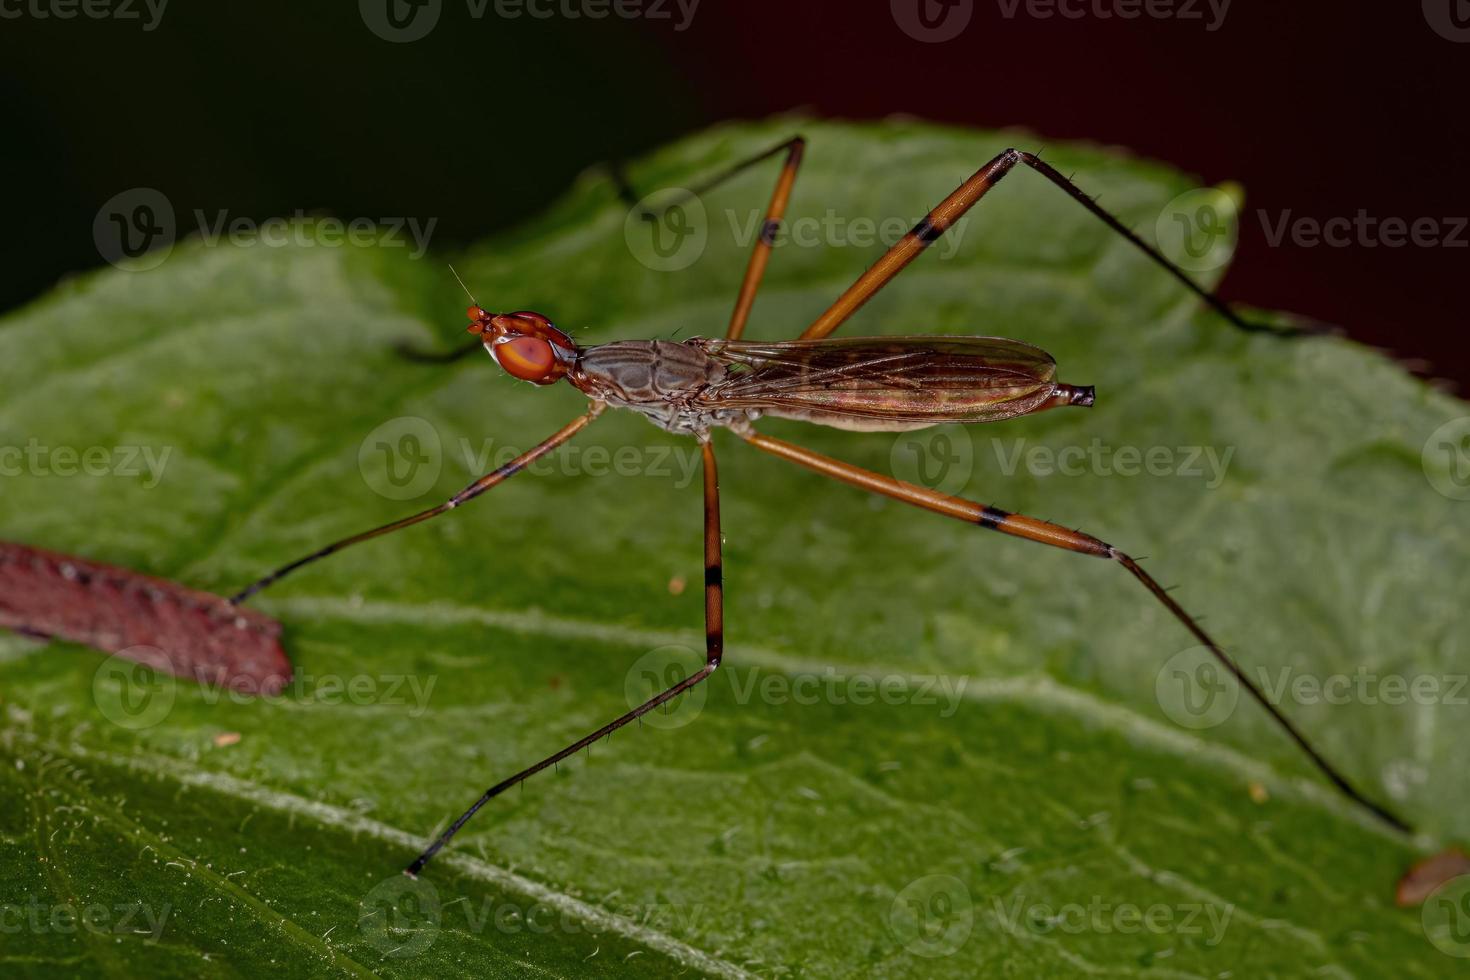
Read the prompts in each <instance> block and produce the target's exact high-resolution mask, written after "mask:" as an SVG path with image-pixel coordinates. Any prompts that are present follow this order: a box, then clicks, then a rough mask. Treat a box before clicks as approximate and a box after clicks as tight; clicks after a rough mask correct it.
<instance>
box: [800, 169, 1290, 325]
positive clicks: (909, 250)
mask: <svg viewBox="0 0 1470 980" xmlns="http://www.w3.org/2000/svg"><path fill="white" fill-rule="evenodd" d="M1018 163H1024V164H1025V165H1026V166H1028V167H1030V168H1031V169H1032V170H1035V171H1036V172H1037V173H1039V174H1041V175H1042V176H1043V177H1045V178H1046V179H1047V180H1049V181H1051V182H1052V183H1053V184H1055V185H1056V186H1058V187H1060V188H1061V189H1062V190H1064V191H1066V192H1067V194H1068V196H1070V197H1071V198H1072V199H1073V200H1075V201H1077V202H1078V203H1079V204H1081V205H1082V206H1083V207H1084V208H1086V209H1087V210H1088V211H1090V212H1091V213H1092V214H1093V215H1094V216H1096V217H1097V218H1098V219H1099V220H1101V221H1102V222H1103V223H1104V224H1105V225H1107V226H1108V227H1109V228H1111V229H1113V230H1114V231H1115V232H1117V233H1118V234H1120V235H1122V236H1123V237H1124V238H1126V239H1128V241H1130V242H1132V243H1133V244H1134V245H1135V246H1137V247H1138V248H1139V249H1140V250H1141V251H1142V252H1143V253H1144V254H1145V255H1147V256H1148V257H1149V258H1150V259H1152V260H1153V261H1154V262H1156V263H1157V264H1158V265H1159V266H1160V267H1162V268H1163V269H1165V270H1166V271H1168V273H1169V274H1170V275H1171V276H1173V277H1174V278H1175V279H1178V280H1179V281H1180V282H1181V283H1183V284H1184V285H1185V287H1186V288H1188V289H1189V290H1190V292H1192V293H1194V294H1195V295H1196V296H1198V297H1200V298H1201V299H1202V300H1204V301H1205V302H1206V303H1207V304H1209V306H1210V308H1211V309H1213V310H1215V312H1217V313H1219V314H1220V315H1221V316H1223V317H1224V318H1225V319H1226V320H1229V321H1230V322H1231V323H1232V324H1234V325H1235V326H1236V327H1238V328H1240V329H1241V330H1248V331H1252V332H1262V333H1271V334H1278V335H1292V334H1302V333H1312V332H1315V331H1310V330H1293V329H1289V328H1288V329H1280V328H1276V327H1268V326H1263V325H1261V324H1257V323H1250V322H1248V321H1246V320H1242V319H1241V318H1240V317H1239V316H1238V315H1237V314H1236V313H1235V312H1234V311H1233V310H1231V309H1230V307H1229V306H1227V305H1226V304H1225V301H1224V300H1222V299H1220V297H1218V296H1216V295H1215V294H1214V293H1212V292H1211V291H1209V290H1208V289H1205V288H1204V287H1203V286H1201V285H1200V284H1199V283H1197V282H1195V281H1194V280H1193V279H1191V278H1190V277H1189V274H1188V273H1186V272H1185V271H1184V270H1183V269H1181V268H1179V266H1177V265H1175V264H1174V263H1173V262H1171V261H1169V259H1168V258H1167V257H1165V256H1164V254H1163V253H1162V252H1160V251H1159V250H1158V249H1156V248H1154V247H1153V246H1152V245H1150V244H1149V243H1148V242H1146V241H1144V240H1143V239H1142V238H1140V237H1139V236H1138V234H1137V233H1135V232H1134V231H1133V230H1132V229H1131V228H1129V227H1128V226H1127V225H1125V224H1123V223H1122V222H1121V221H1119V220H1118V219H1117V218H1116V217H1114V216H1113V215H1112V214H1110V213H1109V212H1108V211H1106V210H1104V209H1103V207H1102V206H1101V205H1099V204H1098V203H1097V202H1096V201H1095V200H1093V199H1092V198H1090V197H1088V196H1087V195H1086V194H1084V193H1083V192H1082V189H1081V188H1079V187H1078V186H1077V185H1076V184H1074V183H1072V181H1071V180H1069V179H1067V178H1066V177H1064V176H1063V175H1062V174H1061V173H1060V172H1058V171H1057V170H1056V169H1055V168H1053V167H1052V166H1051V164H1049V163H1046V162H1045V161H1043V160H1042V159H1041V158H1040V157H1037V156H1035V155H1034V154H1031V153H1025V152H1022V151H1021V150H1015V149H1010V150H1006V151H1004V152H1003V153H1001V154H1000V155H999V156H997V157H996V158H995V159H993V160H991V161H990V162H989V163H987V164H986V165H985V166H983V167H981V168H980V169H979V170H977V171H975V173H974V174H973V175H971V177H970V178H969V179H968V180H966V181H965V182H964V183H963V184H961V185H960V186H959V187H957V188H955V190H954V193H952V194H950V195H949V197H946V198H945V199H944V200H943V201H941V202H940V203H939V205H938V206H937V207H935V208H934V210H932V211H930V212H929V213H928V214H927V215H925V216H924V218H923V219H922V220H921V221H920V222H919V223H918V224H917V225H915V226H914V227H913V228H912V229H911V230H910V231H909V232H908V234H906V235H904V236H903V238H901V239H899V240H898V241H897V242H895V243H894V244H893V247H892V248H890V249H889V250H888V251H887V252H885V253H883V256H882V257H881V258H879V259H878V261H877V262H875V263H873V265H872V266H870V267H869V268H868V271H866V272H864V273H863V274H862V275H861V276H859V277H858V279H857V281H856V282H854V283H853V284H852V285H851V286H849V287H848V288H847V291H846V292H844V293H843V294H842V295H841V296H839V297H838V298H837V301H836V302H835V303H833V304H832V305H831V306H830V307H829V308H828V309H827V311H826V312H825V313H823V314H822V315H821V316H819V317H817V319H816V320H815V321H814V322H813V323H812V325H811V326H809V327H807V328H806V330H805V331H804V332H803V333H802V335H801V339H802V340H815V339H818V338H821V337H825V336H827V335H828V334H830V333H832V331H834V330H836V329H837V328H838V327H840V326H842V324H843V323H845V322H846V321H847V319H848V318H849V317H851V316H852V315H853V314H854V313H856V312H857V311H858V309H860V308H861V307H862V305H863V304H864V303H866V302H867V301H868V300H870V299H872V298H873V297H874V296H875V295H877V293H878V291H879V290H881V289H882V288H883V287H884V286H886V285H888V283H890V282H892V281H893V278H894V277H895V276H897V275H898V274H899V273H900V272H902V271H903V269H904V267H905V266H907V265H908V264H909V263H910V262H912V261H913V260H914V259H916V258H918V257H919V254H920V253H921V252H923V251H924V250H925V249H926V248H928V247H929V246H930V245H932V244H934V242H936V241H938V240H939V238H940V236H941V235H943V234H944V233H945V232H946V231H948V230H949V229H950V228H951V227H953V225H954V223H955V222H956V221H958V220H960V218H961V217H963V216H964V214H965V212H966V211H969V210H970V208H972V207H974V206H975V204H976V202H978V201H979V200H980V198H982V197H984V196H985V193H986V192H987V191H989V190H990V189H991V188H992V187H994V186H995V185H996V184H998V183H1000V181H1001V179H1002V178H1003V177H1005V175H1006V174H1008V173H1010V171H1011V168H1012V167H1014V166H1015V165H1016V164H1018Z"/></svg>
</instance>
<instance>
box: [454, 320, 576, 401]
mask: <svg viewBox="0 0 1470 980" xmlns="http://www.w3.org/2000/svg"><path fill="white" fill-rule="evenodd" d="M469 316H470V326H469V332H470V333H472V334H475V335H477V336H478V337H479V338H480V341H481V342H482V343H483V344H484V345H485V349H486V350H487V351H489V352H490V356H491V357H493V358H495V363H496V364H499V365H500V366H501V367H502V368H503V369H504V370H505V373H506V374H508V375H510V376H511V377H513V378H520V379H521V380H522V381H529V382H531V383H532V384H537V385H549V384H555V383H556V382H558V381H560V380H561V379H562V378H564V377H566V374H567V372H568V371H569V370H571V368H572V365H574V364H575V363H576V362H577V355H578V353H579V352H580V349H579V348H578V347H577V345H576V344H574V343H572V338H570V337H568V336H567V335H566V334H564V333H562V332H561V331H560V330H558V329H557V328H556V327H555V326H553V325H552V322H551V321H550V320H548V319H547V318H546V317H544V316H542V315H541V314H540V313H532V312H531V311H530V310H521V311H520V312H517V313H486V312H485V311H484V310H482V309H481V308H480V307H478V306H471V307H470V308H469Z"/></svg>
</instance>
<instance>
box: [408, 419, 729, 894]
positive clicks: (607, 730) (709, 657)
mask: <svg viewBox="0 0 1470 980" xmlns="http://www.w3.org/2000/svg"><path fill="white" fill-rule="evenodd" d="M702 449H703V453H704V635H705V662H704V666H703V667H700V668H699V669H698V670H696V671H695V672H694V673H692V674H690V675H689V676H688V677H686V678H684V679H683V680H682V681H680V682H679V683H677V684H675V685H674V686H673V687H671V688H669V689H668V690H667V691H664V692H663V693H662V694H657V695H655V696H654V697H652V698H650V699H648V700H647V701H645V702H643V703H642V704H640V705H639V706H638V707H636V708H634V709H633V710H632V711H629V712H628V713H627V714H625V715H622V716H620V717H618V718H615V719H614V720H612V721H610V722H608V723H607V724H606V725H603V726H602V727H601V728H599V729H598V730H597V731H595V732H593V733H592V734H591V735H587V736H585V737H584V738H580V739H578V740H577V741H575V742H573V743H572V744H571V745H568V746H567V747H566V748H564V749H562V750H561V751H560V752H557V753H556V754H555V755H549V756H547V757H546V758H544V759H542V760H541V761H540V762H538V763H536V764H535V765H533V766H528V767H526V768H525V769H522V770H521V771H520V772H518V773H516V774H515V775H514V776H511V777H509V778H507V779H503V780H501V781H500V782H498V783H496V784H495V785H494V786H491V787H490V788H489V789H487V790H486V791H485V792H484V794H483V795H482V796H481V797H480V798H479V799H478V800H476V801H475V802H474V805H472V806H471V807H470V808H469V809H468V810H466V811H465V812H464V813H462V814H460V815H459V817H458V818H457V819H456V820H455V821H454V823H452V824H450V825H449V826H448V827H447V828H445V830H444V832H443V833H442V834H440V835H439V836H438V837H436V838H435V839H434V842H433V843H432V844H430V845H429V846H428V847H427V848H425V849H424V852H423V853H422V854H420V855H419V856H418V857H416V858H414V860H413V863H412V864H410V865H409V866H408V868H407V869H406V870H405V872H404V873H405V874H407V875H409V876H414V875H417V874H418V873H419V872H420V871H422V870H423V869H424V865H426V864H428V863H429V861H430V860H431V859H432V858H433V857H434V855H435V854H437V853H439V850H440V849H441V848H443V847H444V845H445V844H447V843H449V840H450V838H452V837H453V836H454V835H455V834H457V833H458V832H459V829H460V828H461V827H463V826H464V825H465V824H466V823H467V822H468V821H469V819H470V818H471V817H473V816H474V815H475V814H476V813H478V812H479V810H480V808H481V807H482V806H484V805H485V804H486V803H488V802H490V801H491V800H492V799H494V798H495V797H497V796H499V795H500V794H501V793H504V792H505V791H506V790H508V789H510V788H511V787H512V786H515V785H516V784H517V783H520V782H523V781H524V780H526V779H528V778H530V777H531V776H534V775H535V774H536V773H538V772H540V771H541V770H543V769H545V768H546V767H547V766H551V765H555V764H556V763H558V762H560V761H561V760H563V759H565V758H568V757H569V756H572V755H575V754H576V753H578V752H580V751H582V750H583V749H585V748H587V746H589V745H591V744H592V743H593V742H596V741H597V740H598V739H600V738H603V737H605V736H607V735H611V734H612V733H613V732H615V731H617V730H618V729H619V728H622V727H623V726H624V725H626V724H628V722H630V721H633V720H635V719H637V718H641V717H642V716H643V715H646V714H648V712H650V711H652V710H653V709H654V708H657V707H658V706H659V705H661V704H663V703H664V702H666V701H668V700H670V699H671V698H675V697H678V696H679V695H680V694H683V693H684V692H685V691H687V690H689V689H690V688H691V687H693V686H694V685H696V684H698V683H699V682H700V681H702V680H704V679H705V678H706V677H708V676H709V675H710V674H713V673H714V672H715V668H717V667H719V666H720V659H721V658H722V657H723V656H724V649H725V612H724V608H725V607H724V586H723V573H722V570H721V559H720V482H719V474H718V472H717V470H716V468H715V453H714V448H713V447H712V446H711V445H710V444H709V442H708V441H706V442H705V443H704V445H703V447H702Z"/></svg>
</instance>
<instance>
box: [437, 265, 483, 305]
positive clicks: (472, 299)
mask: <svg viewBox="0 0 1470 980" xmlns="http://www.w3.org/2000/svg"><path fill="white" fill-rule="evenodd" d="M444 264H445V265H447V266H449V274H450V275H452V276H454V281H455V282H457V283H459V288H460V289H463V290H464V294H465V295H466V296H468V297H469V298H470V302H471V303H474V304H475V305H476V306H479V305H480V301H479V300H477V299H475V294H474V293H472V292H470V287H468V286H466V285H465V284H464V280H463V279H461V278H460V277H459V273H458V272H455V271H454V265H453V263H450V262H446V263H444Z"/></svg>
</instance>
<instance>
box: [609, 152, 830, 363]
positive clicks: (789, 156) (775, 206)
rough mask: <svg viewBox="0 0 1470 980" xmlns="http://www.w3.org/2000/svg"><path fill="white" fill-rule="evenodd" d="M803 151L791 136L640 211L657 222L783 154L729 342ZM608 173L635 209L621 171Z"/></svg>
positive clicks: (759, 274) (737, 331) (741, 326)
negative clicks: (669, 213)
mask: <svg viewBox="0 0 1470 980" xmlns="http://www.w3.org/2000/svg"><path fill="white" fill-rule="evenodd" d="M805 152H806V140H805V139H804V138H803V137H801V136H793V137H791V139H789V140H786V141H785V142H784V143H778V144H777V145H775V146H773V147H771V148H770V149H769V150H763V151H761V152H760V153H757V154H756V155H755V156H753V157H750V158H749V159H746V160H741V161H740V162H739V163H736V164H734V165H732V166H730V167H727V168H726V169H724V170H722V171H720V172H719V173H717V174H715V175H714V176H713V177H710V178H708V179H707V180H702V181H700V182H699V183H698V184H696V185H695V186H694V187H691V188H689V189H688V190H687V191H686V192H685V193H683V194H676V195H674V196H673V197H672V198H671V199H669V200H667V201H661V202H660V204H659V209H658V210H657V211H650V210H645V211H644V212H643V218H644V220H646V221H659V220H661V219H662V217H663V215H664V214H665V213H666V212H668V211H670V210H672V209H673V208H676V207H678V206H679V205H680V204H682V203H684V202H685V201H687V200H689V199H690V198H692V197H698V196H700V195H702V194H707V193H709V192H710V191H712V190H714V189H715V188H716V187H718V186H720V185H721V184H723V183H725V182H726V181H727V180H730V179H731V178H733V177H735V176H737V175H739V174H741V173H744V172H745V171H746V170H749V169H750V168H751V167H753V166H755V165H756V164H758V163H761V162H763V161H765V160H769V159H770V158H771V157H774V156H778V155H779V154H781V153H785V154H786V161H785V163H784V164H782V166H781V175H780V176H779V177H777V178H776V189H775V190H774V191H773V192H772V193H771V201H770V204H768V205H767V206H766V217H765V220H764V221H763V222H761V229H760V234H759V236H758V237H757V238H756V241H755V245H754V246H753V247H752V248H751V251H750V261H749V262H748V263H747V264H746V266H745V278H744V279H743V280H742V281H741V283H740V292H739V293H738V294H737V295H736V297H735V309H734V311H733V312H732V313H731V314H730V326H729V329H727V330H726V331H725V336H726V337H728V338H730V339H732V340H733V339H736V338H738V337H739V336H740V335H741V334H742V333H744V332H745V324H746V322H747V321H748V320H749V319H750V309H751V306H753V305H754V303H755V294H756V292H757V291H759V289H760V285H761V279H762V278H763V277H764V276H765V274H766V264H767V263H768V262H770V260H771V249H772V248H773V247H774V246H775V243H776V236H777V235H778V234H779V233H780V231H781V221H782V219H783V218H784V217H785V216H786V205H787V204H788V203H789V202H790V200H791V188H792V187H793V186H794V185H795V184H796V172H797V170H798V169H800V167H801V158H802V155H803V154H804V153H805ZM611 173H612V176H613V180H614V182H615V183H616V184H617V187H618V193H619V196H621V197H622V198H623V199H624V201H626V202H627V203H628V205H629V206H632V207H637V206H639V201H638V198H637V196H636V194H635V192H634V191H633V188H632V187H631V186H629V184H628V182H627V180H626V179H625V178H624V177H623V175H622V171H621V170H617V169H614V170H612V171H611Z"/></svg>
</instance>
